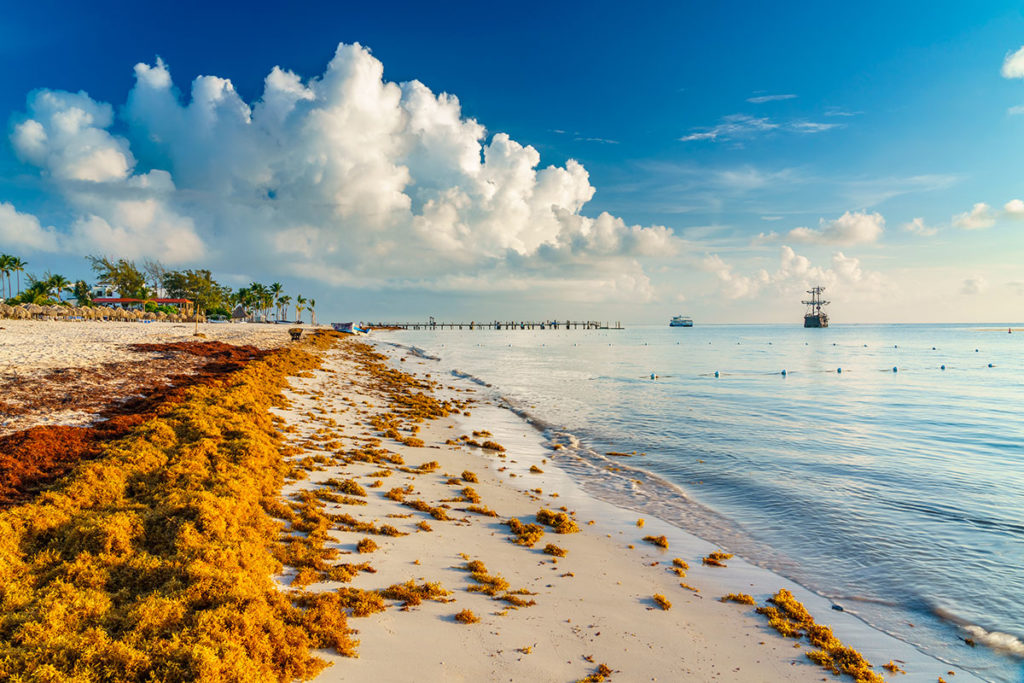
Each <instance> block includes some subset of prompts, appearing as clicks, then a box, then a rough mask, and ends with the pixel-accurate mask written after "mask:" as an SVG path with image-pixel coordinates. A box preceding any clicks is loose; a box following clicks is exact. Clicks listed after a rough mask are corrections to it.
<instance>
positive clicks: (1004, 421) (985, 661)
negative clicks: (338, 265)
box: [376, 324, 1024, 683]
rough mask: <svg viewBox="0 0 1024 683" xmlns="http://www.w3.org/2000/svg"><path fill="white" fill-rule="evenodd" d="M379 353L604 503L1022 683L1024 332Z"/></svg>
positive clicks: (504, 334)
mask: <svg viewBox="0 0 1024 683" xmlns="http://www.w3.org/2000/svg"><path fill="white" fill-rule="evenodd" d="M376 336H378V337H382V338H384V339H387V340H391V341H394V342H397V343H401V344H405V345H410V346H414V347H418V348H419V349H422V350H423V351H424V352H425V353H427V354H430V355H432V356H436V357H438V358H439V359H440V361H439V364H440V366H441V367H442V368H445V369H448V370H456V371H458V372H459V373H464V374H465V375H469V376H472V377H473V378H475V379H476V380H477V381H479V382H481V383H486V384H489V385H490V386H489V387H483V389H484V390H485V391H486V392H489V393H490V395H491V396H492V397H493V398H495V399H496V400H498V399H500V400H504V401H506V402H507V403H508V404H509V405H510V406H511V407H513V408H515V409H516V410H518V411H520V412H521V413H523V414H524V415H526V416H528V417H529V418H530V419H532V420H533V421H534V422H535V423H536V424H538V425H540V426H541V427H542V428H543V429H545V430H546V431H547V433H548V435H549V437H550V438H551V439H552V440H553V441H556V442H560V443H563V444H566V445H567V447H568V448H567V450H566V452H567V453H568V455H567V456H566V457H565V458H559V459H557V462H559V463H561V465H562V466H563V467H566V468H567V469H570V470H571V471H573V473H574V474H575V475H577V476H578V477H579V479H580V480H581V481H582V482H583V483H584V485H585V486H586V487H588V488H589V489H590V490H592V491H593V492H595V493H596V494H597V495H599V496H602V497H606V498H608V499H611V500H613V501H615V502H619V503H621V504H623V505H626V506H629V507H634V508H640V509H649V510H653V511H654V512H656V513H657V514H658V516H660V517H662V518H663V519H665V520H666V521H669V522H672V523H674V524H677V525H679V526H680V527H683V528H685V529H687V530H690V531H693V532H694V533H696V534H697V535H699V536H702V537H704V538H706V539H707V540H709V541H712V542H716V543H720V544H722V545H724V546H726V547H728V548H729V549H730V550H732V551H734V552H737V553H739V554H741V555H743V556H744V557H746V558H747V559H749V560H751V561H753V562H755V563H757V564H760V565H762V566H764V567H767V568H769V569H772V570H774V571H776V572H778V573H780V574H782V575H784V576H787V577H788V578H791V579H793V580H795V581H797V582H799V583H801V584H803V585H804V586H806V587H808V588H810V589H812V590H814V591H816V592H818V593H820V594H822V595H824V596H826V597H828V598H830V599H832V600H834V601H835V602H837V603H840V604H842V605H843V606H844V607H845V608H846V610H847V611H850V612H854V613H856V614H857V615H858V616H860V617H862V618H863V619H864V620H866V621H867V622H869V623H870V624H872V625H873V626H875V627H877V628H879V629H881V630H884V631H886V632H888V633H891V634H893V635H896V636H897V637H899V638H901V639H903V640H906V641H908V642H911V643H913V644H915V645H917V646H918V647H919V648H920V649H922V650H924V651H926V652H929V653H931V654H934V655H936V656H938V657H939V658H941V659H944V660H946V661H949V662H951V663H955V664H957V665H960V666H963V667H965V668H967V669H970V670H972V671H974V672H976V673H977V674H978V675H980V676H982V677H983V678H986V679H988V680H993V681H1008V682H1013V683H1017V682H1019V681H1022V680H1024V642H1022V641H1024V330H1021V331H1019V332H1015V333H1013V334H1008V333H1007V325H1006V324H1002V325H997V324H992V325H835V326H833V327H831V328H828V329H824V330H805V329H803V328H802V327H798V326H791V325H786V326H736V325H717V326H716V325H697V326H696V327H693V328H669V327H668V326H667V325H664V326H656V327H655V326H637V327H630V328H628V329H626V330H624V331H589V332H584V331H566V330H557V331H556V330H543V331H541V330H534V331H519V330H516V331H506V330H502V331H494V330H480V331H473V332H470V331H468V330H463V331H458V330H456V331H432V332H431V331H406V332H394V333H377V335H376ZM943 367H944V368H945V369H943ZM783 371H785V374H783ZM716 372H717V373H718V374H717V376H716V374H715V373H716ZM652 373H653V374H654V375H656V379H652V378H651V375H652ZM610 451H614V452H622V453H633V452H636V454H635V455H633V456H632V457H628V458H625V457H621V456H608V455H606V454H607V453H608V452H610ZM616 470H617V471H616ZM637 478H640V479H641V481H643V482H644V483H643V485H640V486H638V485H636V484H635V482H634V481H633V480H634V479H637ZM967 638H969V639H972V640H973V641H974V642H975V643H977V647H973V648H972V647H970V646H968V645H967V643H966V642H965V640H964V639H967Z"/></svg>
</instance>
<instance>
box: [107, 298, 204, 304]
mask: <svg viewBox="0 0 1024 683" xmlns="http://www.w3.org/2000/svg"><path fill="white" fill-rule="evenodd" d="M146 301H152V302H153V303H155V304H190V303H192V301H191V300H190V299H123V298H112V297H97V298H95V299H93V300H92V302H93V303H94V304H141V303H144V302H146Z"/></svg>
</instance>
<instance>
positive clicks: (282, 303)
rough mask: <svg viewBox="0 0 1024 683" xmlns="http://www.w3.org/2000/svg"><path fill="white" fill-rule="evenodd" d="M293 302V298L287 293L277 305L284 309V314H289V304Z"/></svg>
mask: <svg viewBox="0 0 1024 683" xmlns="http://www.w3.org/2000/svg"><path fill="white" fill-rule="evenodd" d="M291 302H292V298H291V297H290V296H288V295H287V294H285V295H284V296H282V297H281V298H280V299H278V300H277V307H278V308H279V309H280V310H281V311H283V314H284V315H288V304H290V303H291Z"/></svg>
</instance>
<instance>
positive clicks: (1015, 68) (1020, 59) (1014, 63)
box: [1002, 47, 1024, 78]
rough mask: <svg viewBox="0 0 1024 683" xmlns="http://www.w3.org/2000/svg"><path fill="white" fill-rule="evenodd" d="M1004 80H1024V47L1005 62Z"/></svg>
mask: <svg viewBox="0 0 1024 683" xmlns="http://www.w3.org/2000/svg"><path fill="white" fill-rule="evenodd" d="M1002 73H1003V78H1024V47H1022V48H1020V49H1019V50H1017V51H1016V52H1014V53H1012V54H1008V55H1006V59H1004V60H1003V70H1002Z"/></svg>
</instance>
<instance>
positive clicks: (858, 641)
mask: <svg viewBox="0 0 1024 683" xmlns="http://www.w3.org/2000/svg"><path fill="white" fill-rule="evenodd" d="M374 342H375V346H378V347H380V346H382V345H386V346H392V347H393V348H394V355H395V356H396V357H397V356H401V355H409V360H410V361H418V362H419V363H421V364H423V366H424V367H429V365H428V362H429V361H437V362H443V361H442V359H440V358H436V357H433V356H430V355H429V354H427V353H426V352H424V351H423V350H422V349H416V348H415V347H409V346H406V345H404V344H402V343H401V342H398V341H395V340H374ZM414 353H415V357H414V356H413V354H414ZM402 365H406V363H403V364H402ZM406 369H407V370H408V368H406ZM435 372H436V370H435ZM444 374H445V376H446V377H447V370H446V371H445V373H444ZM450 380H451V381H452V382H455V383H458V382H463V383H464V384H465V385H466V387H467V388H472V387H473V386H476V387H477V388H481V387H482V386H490V385H489V384H487V383H486V381H485V380H483V379H480V378H478V377H475V376H472V375H467V374H466V373H464V372H456V371H454V370H453V371H452V376H451V377H450ZM487 409H491V410H493V411H494V415H495V416H502V415H504V416H506V418H507V419H506V420H505V422H507V424H508V429H510V430H511V431H516V430H517V429H518V428H519V427H522V428H525V429H524V431H526V434H524V435H522V436H523V443H521V444H520V446H521V447H523V448H524V450H525V451H526V452H529V453H531V454H532V455H531V456H530V457H532V459H533V461H534V462H536V461H537V460H538V459H540V460H543V459H545V458H547V459H549V460H548V462H549V463H554V464H557V463H558V462H560V458H559V455H560V454H559V452H558V451H553V450H552V448H551V446H552V443H553V442H552V440H550V439H549V437H551V434H549V433H548V432H549V427H550V425H547V426H543V425H536V424H534V422H533V416H532V415H530V414H529V413H525V412H522V411H520V410H517V409H516V408H515V407H513V406H511V405H510V404H508V403H507V400H503V401H501V402H496V403H494V404H492V405H489V406H478V407H477V409H476V410H475V411H474V418H472V419H466V418H460V420H459V421H460V423H462V424H463V426H462V431H467V432H468V431H469V430H470V429H471V428H472V427H473V424H474V421H475V420H476V419H477V418H476V416H477V415H478V414H483V413H484V411H485V410H487ZM494 420H495V421H501V418H500V417H494ZM503 443H504V442H503ZM562 462H564V460H562ZM616 464H618V465H620V466H622V463H616ZM510 467H511V466H510ZM627 467H628V469H632V470H635V471H637V472H644V473H645V474H647V475H648V477H651V478H654V479H660V477H659V476H658V475H656V474H652V473H648V472H646V471H645V470H642V469H638V468H634V467H632V466H627ZM553 471H559V470H556V469H555V468H549V469H547V470H545V475H542V476H546V477H550V475H551V473H552V472H553ZM515 472H517V473H518V476H517V478H515V479H509V480H506V481H503V482H502V483H503V484H504V485H506V486H512V487H514V488H520V489H521V487H522V486H523V484H522V482H524V481H527V480H530V479H529V477H530V476H531V475H529V474H528V466H525V465H524V466H521V467H520V469H518V470H515ZM533 476H536V475H533ZM669 484H670V485H671V483H670V482H669ZM558 486H559V488H558V490H559V491H563V490H571V491H573V493H572V496H573V497H572V500H573V501H574V504H575V506H576V507H577V508H579V509H581V510H582V509H591V510H595V512H594V514H600V516H601V518H602V520H603V521H601V522H599V523H601V524H604V525H606V527H607V528H608V530H609V531H610V532H612V533H616V534H621V535H628V534H629V532H630V531H635V528H632V527H633V520H635V519H636V516H637V515H642V516H645V517H646V524H645V529H652V528H657V529H658V531H657V533H659V534H661V533H664V534H666V535H667V536H668V537H669V539H670V542H672V539H673V537H674V536H675V537H676V539H677V540H678V541H679V545H680V546H683V547H687V548H689V549H690V552H691V554H694V553H696V552H709V551H710V550H713V549H715V548H716V547H718V546H716V545H715V544H714V543H711V542H709V541H707V540H705V539H703V538H701V537H700V536H699V535H698V533H699V532H693V531H688V530H687V529H686V528H685V527H682V526H679V525H676V524H673V523H670V522H666V521H664V520H662V519H659V518H658V517H657V513H656V512H654V513H652V511H651V510H650V509H649V506H648V509H644V506H643V504H642V503H640V504H638V505H636V507H630V506H628V504H626V503H624V501H623V499H622V498H621V497H615V498H614V499H609V498H607V497H603V496H602V493H605V494H607V493H608V492H602V491H600V490H595V489H593V488H589V487H587V485H586V482H578V481H573V477H572V474H571V473H568V472H564V471H563V476H561V477H560V483H559V485H558ZM564 495H565V494H564V493H563V496H564ZM563 500H565V498H563ZM693 504H695V505H699V506H702V507H703V505H702V504H701V503H698V502H695V501H694V503H693ZM597 511H600V513H598V512H597ZM712 512H713V511H712ZM716 514H717V513H716ZM612 520H614V521H612ZM674 545H675V544H673V547H674ZM652 557H653V556H652ZM796 561H799V560H798V559H797V560H796ZM734 563H735V564H736V567H737V571H736V572H735V573H736V574H741V573H742V574H743V578H742V580H741V581H740V583H741V584H744V585H749V586H750V587H751V588H750V589H748V591H749V592H752V591H753V590H754V589H756V590H759V592H760V593H761V594H762V596H767V595H769V594H770V593H771V592H772V591H774V590H777V589H778V588H779V587H786V588H787V589H789V590H791V591H792V592H793V593H794V594H796V595H797V596H798V598H799V599H800V600H801V601H802V602H803V603H804V604H805V605H806V606H807V607H808V609H810V610H811V612H812V613H813V614H815V616H817V617H818V618H820V619H821V620H822V621H823V622H826V623H828V624H829V625H830V626H832V627H833V629H834V630H835V631H836V633H837V635H839V636H840V637H841V638H842V639H843V640H844V641H846V640H849V641H850V644H851V645H852V646H853V647H855V648H858V649H860V650H861V651H862V652H864V654H865V655H866V656H867V658H868V659H869V660H870V661H872V662H874V663H875V664H876V665H878V664H880V663H883V662H884V661H888V660H889V658H895V659H896V660H897V661H903V662H906V665H901V666H905V668H906V669H907V671H908V675H907V676H901V679H902V680H930V681H934V680H936V678H937V677H938V676H942V675H947V676H948V675H950V673H951V672H954V671H955V675H957V676H958V677H959V678H958V680H983V679H980V678H977V677H976V676H975V675H974V674H972V673H970V672H968V671H966V670H963V669H960V668H959V667H958V666H956V665H953V664H950V663H948V662H945V661H943V660H941V659H939V658H938V657H935V656H933V655H931V654H928V653H926V652H923V651H921V650H920V649H918V648H917V647H916V646H914V645H913V644H911V643H909V642H907V641H904V640H902V639H900V638H899V637H897V636H896V635H894V634H891V633H888V632H886V631H884V630H882V629H879V628H877V627H875V626H872V625H871V624H869V623H868V622H867V621H866V620H864V619H863V618H862V617H859V616H857V615H855V614H853V613H851V612H848V611H836V610H835V609H834V608H833V605H834V604H835V603H834V602H833V601H832V600H830V599H829V598H827V597H825V596H823V595H821V594H819V593H817V592H815V591H813V590H811V589H809V588H806V587H804V586H803V585H801V584H799V583H797V582H796V581H793V580H791V579H789V578H786V577H785V576H783V575H781V574H779V573H778V572H777V571H776V570H773V569H770V568H767V567H764V566H761V565H758V564H753V563H749V562H747V561H746V560H744V559H742V558H739V557H737V558H735V559H734V560H733V561H731V562H730V563H729V566H730V569H729V571H730V572H732V570H733V564H734ZM691 566H692V563H691ZM704 574H705V575H704V576H702V580H707V581H708V582H709V583H708V585H709V586H711V587H716V588H717V590H720V591H723V593H722V594H724V592H726V591H728V590H733V589H735V586H733V584H732V583H731V582H725V583H722V582H721V579H722V578H723V576H724V575H723V574H722V573H720V572H717V571H711V572H704ZM690 575H691V576H698V572H693V571H691V572H690ZM694 584H697V582H696V580H695V581H694ZM697 585H699V584H697ZM755 597H758V596H757V594H755ZM924 671H928V673H924Z"/></svg>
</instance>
